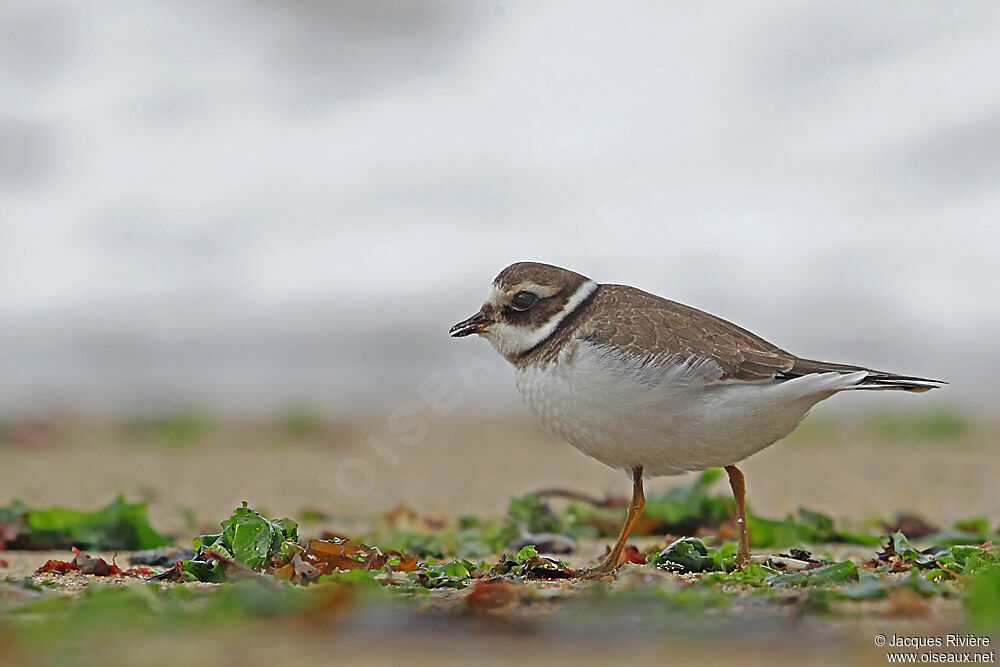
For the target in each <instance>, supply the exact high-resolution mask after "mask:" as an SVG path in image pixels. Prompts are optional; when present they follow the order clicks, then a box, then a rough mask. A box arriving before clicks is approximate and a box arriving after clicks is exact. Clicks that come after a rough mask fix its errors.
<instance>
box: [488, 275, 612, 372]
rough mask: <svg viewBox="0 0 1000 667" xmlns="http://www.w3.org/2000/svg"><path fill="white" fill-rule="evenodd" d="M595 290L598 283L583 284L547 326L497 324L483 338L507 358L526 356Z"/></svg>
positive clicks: (588, 282) (589, 281)
mask: <svg viewBox="0 0 1000 667" xmlns="http://www.w3.org/2000/svg"><path fill="white" fill-rule="evenodd" d="M595 290H597V283H595V282H594V281H593V280H588V281H587V282H585V283H583V284H582V285H580V286H579V287H578V288H577V289H576V291H575V292H573V296H571V297H570V298H569V299H568V300H567V301H566V305H564V306H563V307H562V310H560V311H559V312H557V313H555V314H553V315H552V317H551V318H549V320H548V321H547V322H546V323H545V324H543V325H542V326H540V327H538V328H532V327H526V326H519V325H515V324H508V323H506V322H496V323H494V324H492V325H490V327H489V328H488V329H487V330H486V331H483V332H482V336H483V338H485V339H486V340H488V341H490V343H492V344H493V347H494V348H496V351H497V352H499V353H500V354H502V355H503V356H505V357H516V356H518V355H520V354H524V353H525V352H527V351H528V350H530V349H532V348H533V347H535V346H537V345H538V344H539V343H541V342H542V341H544V340H545V339H546V338H548V337H549V336H551V335H552V334H553V333H554V332H555V330H556V327H558V326H559V324H560V322H562V321H563V320H564V319H566V317H567V316H568V315H569V314H570V313H572V312H573V311H574V310H576V309H577V308H578V307H579V306H580V304H581V303H583V302H584V301H585V300H586V299H587V297H589V296H590V295H591V294H593V293H594V291H595Z"/></svg>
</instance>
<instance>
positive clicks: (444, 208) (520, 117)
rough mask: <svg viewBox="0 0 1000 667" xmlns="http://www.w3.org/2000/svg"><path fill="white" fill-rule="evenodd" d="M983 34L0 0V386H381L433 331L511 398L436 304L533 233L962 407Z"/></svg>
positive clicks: (990, 265) (813, 18)
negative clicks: (910, 376)
mask: <svg viewBox="0 0 1000 667" xmlns="http://www.w3.org/2000/svg"><path fill="white" fill-rule="evenodd" d="M997 63H1000V5H998V4H997V3H960V4H952V3H924V2H914V1H913V0H901V1H899V2H869V3H840V2H832V1H831V2H806V3H803V2H791V1H788V2H785V1H779V0H765V1H762V2H755V3H721V2H703V3H683V4H682V3H656V2H620V3H600V2H580V1H576V2H545V3H539V2H523V3H514V2H465V1H463V2H440V1H438V2H432V1H429V0H415V1H410V2H383V1H373V0H365V1H358V2H336V3H319V2H305V1H301V0H300V1H289V2H282V3H237V2H222V1H219V2H210V3H206V2H193V1H184V2H173V3H135V2H125V1H116V0H103V1H102V2H98V3H82V2H77V3H67V2H46V1H43V0H33V1H32V2H18V1H14V2H11V1H8V2H3V3H0V101H2V105H0V285H2V286H3V289H0V412H5V413H18V412H23V411H38V410H45V409H49V408H64V409H66V408H71V409H79V410H96V411H104V412H133V411H137V410H149V409H160V408H170V407H174V406H180V405H190V404H196V405H204V406H207V407H210V408H212V409H218V410H227V411H256V410H279V409H281V408H282V407H283V406H286V405H289V404H292V403H298V402H301V403H310V404H313V405H316V406H318V407H321V408H323V409H326V410H330V411H351V410H357V409H362V408H364V409H368V408H374V409H376V410H379V409H382V408H383V407H387V406H391V405H392V404H393V403H394V402H397V401H399V400H407V397H410V398H412V397H413V395H414V391H415V389H414V388H415V387H416V386H417V385H418V384H419V383H420V382H421V381H422V380H424V379H425V378H426V377H428V374H429V373H433V372H440V373H442V375H443V377H445V378H451V379H452V380H454V379H455V378H456V377H457V374H456V370H455V362H454V360H453V358H452V357H451V354H452V353H453V352H454V350H455V349H456V348H457V347H461V348H464V349H465V350H467V351H471V352H475V353H480V354H481V356H482V357H483V358H484V359H488V360H491V362H492V365H491V366H490V368H489V369H488V370H487V371H484V372H483V373H482V374H481V375H479V376H478V377H479V384H478V385H477V387H475V388H474V390H473V391H470V392H468V394H469V395H468V397H467V398H466V399H465V400H464V402H463V403H462V405H463V406H466V407H472V406H478V407H483V406H486V407H487V408H490V407H493V406H496V405H503V406H510V405H512V404H513V403H514V402H515V401H516V400H517V398H516V394H515V391H514V388H513V382H512V372H511V371H510V369H508V368H506V366H505V365H504V364H503V363H502V362H501V361H500V360H499V358H498V357H495V356H494V355H493V353H492V350H490V349H489V348H488V345H487V344H486V343H485V341H475V340H470V339H464V340H461V341H455V340H451V339H449V338H448V337H447V330H448V327H449V326H450V325H451V324H453V323H454V322H456V321H458V320H459V319H462V318H464V317H466V316H468V315H470V314H472V313H473V312H474V311H475V310H476V309H477V308H478V305H479V302H480V300H481V299H482V297H483V296H484V295H485V293H486V291H487V287H488V285H489V283H490V281H491V280H492V278H493V277H494V276H495V274H496V273H497V272H498V271H499V270H500V269H501V268H502V267H503V266H505V265H506V264H508V263H510V262H513V261H518V260H526V259H532V260H539V261H547V262H551V263H555V264H560V265H563V266H566V267H569V268H572V269H575V270H577V271H580V272H582V273H585V274H587V275H590V276H591V277H593V278H595V279H597V280H599V281H602V282H623V283H628V284H633V285H636V286H639V287H642V288H644V289H647V290H649V291H652V292H655V293H658V294H661V295H663V296H667V297H669V298H673V299H676V300H679V301H683V302H686V303H689V304H691V305H695V306H697V307H700V308H704V309H706V310H709V311H711V312H714V313H716V314H719V315H722V316H724V317H726V318H728V319H731V320H734V321H736V322H737V323H739V324H741V325H743V326H745V327H747V328H750V329H751V330H754V331H755V332H757V333H759V334H761V335H763V336H764V337H766V338H768V339H770V340H771V341H772V342H774V343H776V344H778V345H781V346H783V347H786V348H787V349H790V350H791V351H792V352H795V353H797V354H801V355H803V356H810V357H815V358H825V359H830V360H836V361H844V362H854V363H861V364H868V365H872V366H875V367H879V368H885V369H889V370H895V371H899V372H905V373H914V374H926V375H930V376H932V377H940V378H943V379H947V380H950V381H952V383H953V384H952V385H951V386H950V387H949V388H948V389H946V390H944V391H942V392H935V393H937V394H939V397H938V398H937V399H934V398H931V397H927V398H928V399H930V400H931V401H933V400H937V401H947V402H950V403H952V404H957V403H959V402H966V401H967V402H968V403H969V404H970V405H973V406H978V407H979V408H983V409H988V408H989V407H990V406H992V405H994V404H995V402H996V398H997V389H996V382H995V381H994V380H993V378H992V375H993V374H995V373H996V372H997V370H998V363H997V362H998V361H1000V354H998V352H997V349H996V348H997V338H998V333H1000V305H998V299H997V297H996V293H997V291H998V287H1000V271H998V269H997V255H998V251H1000V227H998V222H1000V215H998V214H1000V79H998V74H997ZM880 398H881V397H880ZM896 398H897V397H891V398H890V399H889V400H890V402H891V404H892V405H902V404H903V403H911V402H912V401H917V402H919V401H923V400H925V398H924V397H921V398H920V399H914V398H913V397H906V398H908V399H909V400H895V399H896ZM838 400H842V401H843V405H846V406H852V405H859V406H860V405H862V404H863V403H865V402H864V401H862V400H860V398H859V397H856V396H851V397H845V398H844V399H838Z"/></svg>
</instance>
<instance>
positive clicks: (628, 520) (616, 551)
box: [579, 466, 646, 576]
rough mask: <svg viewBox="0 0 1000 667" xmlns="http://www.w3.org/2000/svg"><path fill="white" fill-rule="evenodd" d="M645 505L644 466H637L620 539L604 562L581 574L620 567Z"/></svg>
mask: <svg viewBox="0 0 1000 667" xmlns="http://www.w3.org/2000/svg"><path fill="white" fill-rule="evenodd" d="M645 506H646V496H645V495H644V494H643V492H642V466H637V467H636V468H634V469H633V470H632V502H631V503H629V506H628V513H627V514H626V515H625V525H623V526H622V532H621V534H620V535H618V541H617V542H615V546H614V548H612V549H611V553H609V554H608V557H607V558H605V559H604V562H602V563H601V564H600V565H598V566H597V567H595V568H592V569H590V570H583V571H581V572H580V573H579V574H580V576H592V575H603V574H610V573H611V572H614V571H615V570H617V569H618V560H619V559H620V558H621V555H622V551H623V550H624V549H625V543H626V542H627V541H628V536H629V534H630V533H631V532H632V528H633V527H635V522H636V521H638V520H639V516H640V515H641V514H642V508H643V507H645Z"/></svg>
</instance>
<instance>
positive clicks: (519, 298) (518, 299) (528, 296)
mask: <svg viewBox="0 0 1000 667" xmlns="http://www.w3.org/2000/svg"><path fill="white" fill-rule="evenodd" d="M537 302H538V297H537V296H536V295H535V294H532V293H531V292H518V293H517V294H515V295H514V298H513V299H511V300H510V305H512V306H514V309H515V310H528V309H529V308H531V307H532V306H534V305H535V304H536V303H537Z"/></svg>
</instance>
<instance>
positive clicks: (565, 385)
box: [517, 340, 866, 477]
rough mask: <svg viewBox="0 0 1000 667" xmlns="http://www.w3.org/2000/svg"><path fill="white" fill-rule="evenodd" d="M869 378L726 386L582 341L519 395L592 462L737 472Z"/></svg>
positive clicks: (524, 382)
mask: <svg viewBox="0 0 1000 667" xmlns="http://www.w3.org/2000/svg"><path fill="white" fill-rule="evenodd" d="M865 375H866V373H864V372H860V373H849V374H842V373H821V374H814V375H807V376H804V377H801V378H796V379H793V380H784V381H775V380H766V381H760V382H752V383H751V382H739V381H734V380H720V379H719V378H721V376H722V370H721V368H719V366H718V364H716V363H715V362H713V361H710V360H708V361H706V360H700V361H694V362H691V361H690V360H684V359H679V358H676V357H670V358H659V359H656V360H653V361H649V360H646V361H643V360H641V359H637V358H624V357H622V356H621V355H620V354H616V353H614V352H611V351H609V350H608V349H607V348H602V347H598V346H596V345H594V344H592V343H589V342H586V341H582V340H572V341H570V342H568V343H567V344H566V345H564V346H563V349H562V350H561V352H560V354H559V356H558V358H557V359H556V360H555V361H554V362H549V363H538V364H533V365H529V366H527V367H523V368H520V369H519V370H518V374H517V388H518V391H519V392H520V393H521V396H522V397H523V398H524V400H525V402H526V403H527V404H528V406H529V407H530V408H531V409H532V410H534V411H535V412H537V413H538V415H539V416H540V417H541V419H542V422H543V423H544V424H545V426H546V427H547V428H548V429H549V430H550V431H552V432H553V433H554V434H556V435H558V436H560V437H562V438H565V439H566V440H567V441H568V442H569V443H570V444H572V445H573V446H574V447H576V448H577V449H579V450H581V451H582V452H584V453H585V454H588V455H590V456H592V457H594V458H595V459H597V460H598V461H601V462H602V463H605V464H607V465H609V466H612V467H614V468H621V469H624V470H626V471H628V470H631V469H632V468H634V467H635V466H637V465H642V466H643V470H644V473H645V475H646V476H649V477H656V476H660V475H676V474H680V473H684V472H688V471H692V470H705V469H707V468H713V467H717V466H725V465H731V464H735V463H737V462H738V461H741V460H743V459H745V458H746V457H748V456H750V455H751V454H753V453H755V452H758V451H760V450H761V449H763V448H764V447H767V446H768V445H770V444H772V443H774V442H776V441H777V440H779V439H781V438H783V437H784V436H786V435H788V433H790V432H791V431H792V430H793V429H794V428H795V427H796V426H797V425H798V423H799V421H801V419H802V418H803V417H804V416H805V414H806V413H807V412H808V411H809V408H811V407H812V406H813V405H815V404H816V403H817V402H818V401H820V400H822V399H824V398H827V397H829V396H831V395H833V394H834V393H836V392H837V391H839V390H841V389H846V388H849V387H851V386H854V385H856V384H857V383H858V382H860V381H861V379H863V378H864V376H865Z"/></svg>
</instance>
